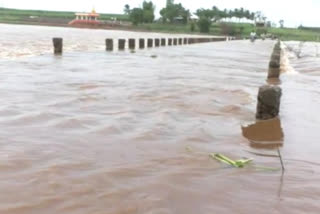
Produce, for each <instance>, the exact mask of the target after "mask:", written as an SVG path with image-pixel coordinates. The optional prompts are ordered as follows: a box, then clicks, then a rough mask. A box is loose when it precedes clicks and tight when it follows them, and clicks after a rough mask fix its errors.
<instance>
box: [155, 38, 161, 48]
mask: <svg viewBox="0 0 320 214" xmlns="http://www.w3.org/2000/svg"><path fill="white" fill-rule="evenodd" d="M154 46H155V47H159V46H160V39H155V40H154Z"/></svg>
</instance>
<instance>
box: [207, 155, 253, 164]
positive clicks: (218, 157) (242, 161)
mask: <svg viewBox="0 0 320 214" xmlns="http://www.w3.org/2000/svg"><path fill="white" fill-rule="evenodd" d="M210 157H211V158H213V159H216V160H218V161H220V162H222V163H225V164H228V165H230V166H233V167H237V168H243V167H244V166H246V165H247V164H249V163H251V162H252V161H253V159H251V158H249V159H240V160H236V161H234V160H232V159H230V158H228V157H226V156H224V155H222V154H218V153H216V154H214V153H211V154H210Z"/></svg>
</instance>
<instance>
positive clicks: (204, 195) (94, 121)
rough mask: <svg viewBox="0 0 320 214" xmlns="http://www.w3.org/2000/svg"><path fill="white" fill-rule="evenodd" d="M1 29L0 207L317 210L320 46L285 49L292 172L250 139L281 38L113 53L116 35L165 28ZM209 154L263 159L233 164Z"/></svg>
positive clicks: (147, 212)
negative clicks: (107, 41)
mask: <svg viewBox="0 0 320 214" xmlns="http://www.w3.org/2000/svg"><path fill="white" fill-rule="evenodd" d="M0 31H1V34H0V47H1V51H0V56H1V58H0V79H1V84H0V97H1V99H0V173H1V178H0V190H1V191H0V213H1V214H56V213H68V214H120V213H121V214H125V213H126V214H141V213H143V214H151V213H152V214H155V213H156V214H179V213H184V214H194V213H201V214H212V213H266V214H267V213H268V214H269V213H279V214H280V213H281V214H283V213H288V214H300V213H319V210H320V205H319V203H318V199H319V196H320V175H319V172H320V156H319V153H320V144H319V142H318V139H319V134H318V133H319V131H318V130H319V128H320V117H318V114H317V113H318V109H319V107H320V87H319V85H320V70H319V69H320V58H319V55H318V52H317V47H318V46H319V45H316V44H312V43H304V44H303V45H301V44H299V43H298V42H286V43H285V44H286V45H287V46H288V47H289V49H287V51H286V52H285V56H286V57H287V60H286V62H285V63H284V64H283V67H285V70H286V71H288V72H286V73H284V74H283V75H282V76H281V87H282V89H283V97H282V103H281V113H280V114H281V115H280V118H279V121H278V122H277V127H278V128H277V129H278V130H277V131H279V132H280V133H282V134H283V147H282V148H281V153H282V156H283V159H284V164H285V167H286V171H285V173H284V174H282V173H281V170H277V169H279V168H280V167H281V166H280V162H279V159H278V158H277V157H275V155H277V152H276V150H265V149H259V148H251V147H250V143H249V141H248V140H247V139H246V138H245V137H244V136H243V133H242V126H245V125H248V124H251V123H254V121H255V108H256V95H257V92H258V88H259V86H261V85H263V84H265V83H266V77H267V68H268V62H269V58H270V55H271V52H272V49H273V46H274V41H267V40H266V41H257V42H255V43H250V42H249V41H229V42H216V43H204V44H194V45H188V46H177V47H162V48H153V49H146V50H137V51H136V53H130V52H129V51H124V52H117V51H115V52H111V53H106V52H105V51H104V38H107V37H113V38H120V36H121V37H123V38H128V37H130V36H132V37H134V38H139V37H143V38H147V37H156V36H157V37H158V36H163V37H167V36H168V35H165V34H161V35H159V34H148V33H133V32H121V31H100V30H84V29H82V30H79V29H67V28H47V27H30V26H18V25H16V26H10V25H0ZM53 36H62V37H64V39H65V53H64V54H63V56H54V55H52V54H51V52H52V49H51V48H52V47H51V45H52V44H51V38H52V37H53ZM296 49H298V50H300V49H301V51H300V52H299V53H298V54H297V51H296ZM151 56H156V57H151ZM289 62H290V64H288V63H289ZM210 153H221V154H224V155H227V156H229V157H231V158H233V159H240V158H242V157H247V158H253V159H254V162H253V164H251V165H249V166H247V167H245V168H243V169H237V168H231V167H229V166H227V165H224V164H222V163H220V162H217V161H216V160H213V159H211V158H210V157H209V154H210ZM261 166H263V167H261ZM266 167H269V168H270V167H271V168H272V169H276V170H266Z"/></svg>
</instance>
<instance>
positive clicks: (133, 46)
mask: <svg viewBox="0 0 320 214" xmlns="http://www.w3.org/2000/svg"><path fill="white" fill-rule="evenodd" d="M129 49H130V50H134V49H136V40H135V39H129Z"/></svg>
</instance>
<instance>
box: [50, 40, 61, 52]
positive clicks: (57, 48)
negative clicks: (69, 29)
mask: <svg viewBox="0 0 320 214" xmlns="http://www.w3.org/2000/svg"><path fill="white" fill-rule="evenodd" d="M52 42H53V48H54V54H62V51H63V39H62V38H53V39H52Z"/></svg>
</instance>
